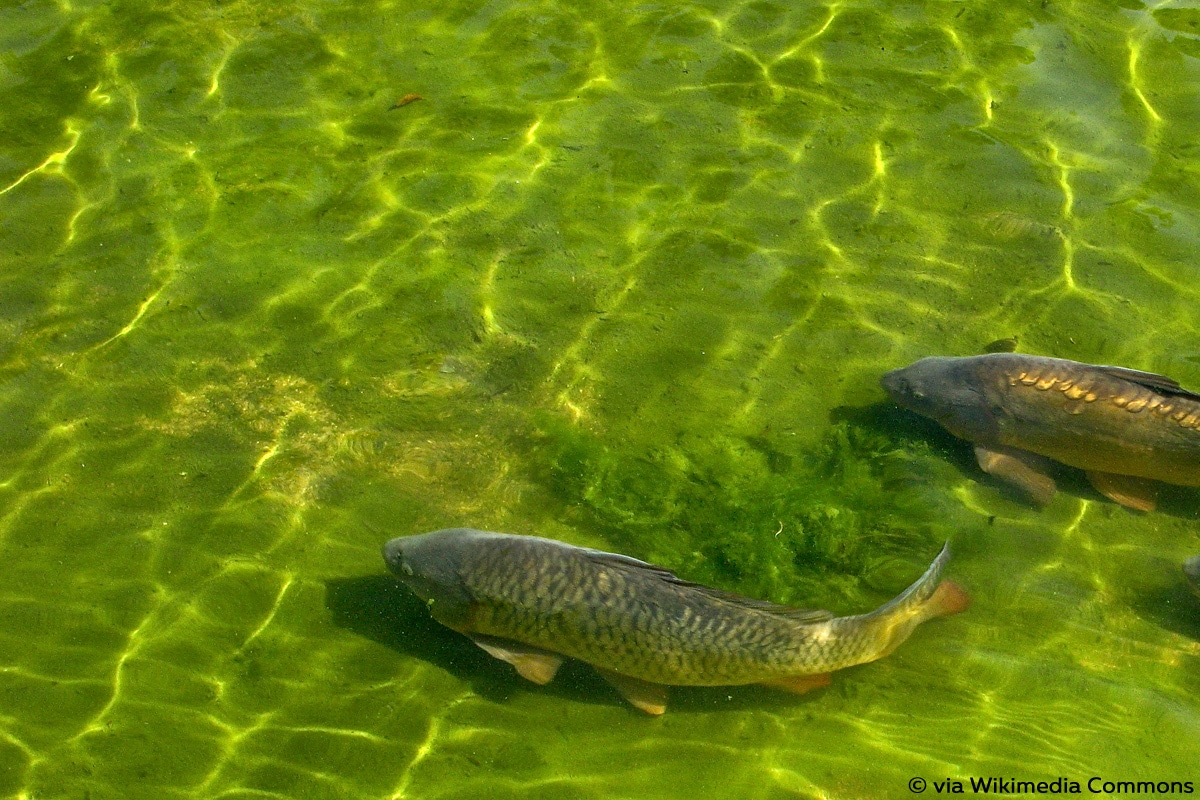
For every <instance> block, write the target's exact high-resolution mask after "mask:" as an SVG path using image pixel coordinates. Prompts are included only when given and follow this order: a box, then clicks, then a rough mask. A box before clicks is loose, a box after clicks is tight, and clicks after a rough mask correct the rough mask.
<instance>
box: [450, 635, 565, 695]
mask: <svg viewBox="0 0 1200 800" xmlns="http://www.w3.org/2000/svg"><path fill="white" fill-rule="evenodd" d="M471 641H473V642H475V644H477V645H479V646H480V647H482V648H483V649H484V650H486V651H487V653H488V655H490V656H492V657H494V658H498V659H500V660H501V661H507V662H508V663H509V664H512V665H513V666H514V667H516V668H517V674H518V675H520V676H521V677H522V678H524V679H526V680H529V681H533V682H534V683H536V684H539V685H543V684H547V683H549V682H550V681H552V680H554V676H555V674H556V673H557V672H558V668H559V667H561V666H562V663H563V657H562V656H560V655H558V654H557V653H551V652H550V651H549V650H541V649H539V648H537V647H531V646H530V645H527V644H521V643H520V642H514V641H510V640H508V639H500V638H497V637H495V636H483V635H482V634H478V633H476V634H471Z"/></svg>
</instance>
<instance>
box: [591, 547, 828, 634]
mask: <svg viewBox="0 0 1200 800" xmlns="http://www.w3.org/2000/svg"><path fill="white" fill-rule="evenodd" d="M581 549H583V550H584V552H586V553H587V556H588V558H590V559H591V560H592V561H594V562H596V563H597V564H603V565H605V566H608V567H613V568H616V569H621V570H627V571H630V572H644V573H646V574H647V575H649V576H651V577H653V578H656V579H658V580H661V581H663V582H664V583H670V584H672V585H674V586H681V587H685V588H688V589H693V590H695V591H696V592H698V593H700V594H703V595H705V596H707V597H710V598H712V599H714V600H720V601H721V602H724V603H729V604H731V605H736V606H740V607H742V608H746V609H750V610H753V611H760V612H764V613H767V614H772V615H774V616H777V617H786V618H787V619H789V620H792V621H794V622H802V623H817V622H826V621H828V620H831V619H833V614H831V613H830V612H828V611H822V610H819V609H811V608H794V607H792V606H785V605H781V604H779V603H772V602H771V601H770V600H755V599H754V598H753V597H746V596H745V595H740V594H735V593H734V592H727V591H725V590H724V589H715V588H713V587H712V586H705V585H704V584H702V583H693V582H692V581H685V580H683V579H682V578H680V577H679V576H678V575H676V574H675V573H674V572H671V571H670V570H669V569H665V568H664V567H659V566H656V565H654V564H647V563H646V562H645V561H639V560H638V559H636V558H631V557H629V556H623V555H621V554H619V553H606V552H604V551H603V550H592V549H591V548H581Z"/></svg>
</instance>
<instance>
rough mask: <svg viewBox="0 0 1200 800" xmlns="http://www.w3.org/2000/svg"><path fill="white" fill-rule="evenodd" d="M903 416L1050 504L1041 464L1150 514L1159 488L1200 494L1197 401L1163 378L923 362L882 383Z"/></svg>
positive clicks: (1002, 361) (1063, 364) (995, 361)
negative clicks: (952, 439) (941, 432)
mask: <svg viewBox="0 0 1200 800" xmlns="http://www.w3.org/2000/svg"><path fill="white" fill-rule="evenodd" d="M881 382H882V384H883V388H884V389H885V390H886V391H887V393H888V395H890V396H891V398H892V400H894V401H895V402H896V403H898V404H900V405H901V406H903V407H904V408H907V409H909V410H911V411H915V412H917V413H918V414H923V415H925V416H927V417H932V418H933V419H935V420H937V421H938V422H939V423H941V425H942V426H943V427H945V428H946V429H947V430H948V431H950V432H951V433H953V434H954V435H955V436H958V437H959V438H962V439H966V440H967V441H969V442H972V443H974V445H975V456H976V458H977V459H978V461H979V466H980V467H981V468H982V469H983V471H984V472H987V473H990V474H992V475H995V476H996V477H998V478H1001V479H1003V480H1006V481H1009V482H1010V483H1013V484H1015V485H1016V486H1018V487H1020V488H1021V489H1023V490H1024V491H1026V492H1027V493H1028V494H1029V495H1030V496H1031V497H1032V498H1033V500H1034V501H1036V502H1038V503H1041V504H1045V503H1048V502H1050V500H1051V499H1052V498H1053V497H1054V494H1055V491H1056V490H1057V487H1056V486H1055V484H1054V480H1053V479H1052V478H1051V477H1050V476H1049V475H1047V474H1046V467H1047V466H1048V464H1047V463H1046V461H1045V458H1050V459H1053V460H1055V461H1060V462H1062V463H1064V464H1067V465H1070V466H1072V467H1078V468H1079V469H1083V470H1086V471H1087V475H1088V479H1089V480H1091V482H1092V485H1093V486H1095V487H1096V489H1097V490H1099V491H1100V492H1101V493H1102V494H1104V495H1105V496H1107V497H1109V498H1111V499H1112V500H1115V501H1116V502H1118V503H1120V504H1122V505H1125V506H1129V507H1130V508H1136V509H1139V510H1142V511H1151V510H1153V509H1154V507H1155V505H1156V502H1157V486H1156V484H1155V483H1153V482H1154V481H1162V482H1164V483H1172V484H1177V485H1180V486H1200V394H1196V393H1195V392H1190V391H1188V390H1187V389H1184V388H1182V387H1181V386H1180V385H1179V384H1178V383H1176V382H1175V381H1173V380H1171V379H1170V378H1165V377H1163V376H1162V375H1154V374H1152V373H1149V372H1139V371H1137V370H1132V369H1125V368H1123V367H1105V366H1093V365H1091V364H1080V363H1079V362H1076V361H1066V360H1063V359H1060V358H1043V357H1041V356H1030V355H1023V354H1020V353H993V354H989V355H982V356H973V357H969V358H923V359H921V360H920V361H918V362H916V363H915V364H912V365H910V366H907V367H905V368H903V369H897V370H892V371H891V372H889V373H887V374H886V375H884V376H883V379H882V381H881Z"/></svg>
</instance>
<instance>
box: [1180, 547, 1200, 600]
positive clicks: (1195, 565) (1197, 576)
mask: <svg viewBox="0 0 1200 800" xmlns="http://www.w3.org/2000/svg"><path fill="white" fill-rule="evenodd" d="M1183 574H1184V576H1185V577H1186V578H1187V581H1188V583H1189V584H1191V587H1192V591H1193V592H1195V593H1196V596H1197V597H1200V556H1195V557H1194V558H1189V559H1188V560H1187V561H1185V562H1183Z"/></svg>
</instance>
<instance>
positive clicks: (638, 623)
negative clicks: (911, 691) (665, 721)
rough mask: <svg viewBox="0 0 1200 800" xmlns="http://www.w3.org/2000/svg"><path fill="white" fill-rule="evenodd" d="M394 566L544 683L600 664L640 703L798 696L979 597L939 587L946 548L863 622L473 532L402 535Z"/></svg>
mask: <svg viewBox="0 0 1200 800" xmlns="http://www.w3.org/2000/svg"><path fill="white" fill-rule="evenodd" d="M383 557H384V560H385V561H387V565H388V567H389V568H390V569H391V571H392V572H393V573H394V574H395V575H396V576H397V577H399V578H400V580H401V581H403V582H404V583H405V584H407V585H408V586H409V588H410V589H412V591H413V592H414V593H416V594H417V595H418V596H419V597H421V598H422V599H424V600H425V601H426V602H427V603H428V604H429V610H430V612H431V613H432V614H433V617H434V619H436V620H437V621H438V622H440V623H442V624H443V625H446V626H447V627H450V628H453V629H454V630H456V631H458V632H460V633H464V634H466V635H467V636H469V637H470V638H471V639H472V640H473V641H474V642H475V643H476V644H477V645H479V646H480V647H482V648H483V649H484V650H486V651H487V652H488V653H490V654H491V655H493V656H495V657H496V658H499V659H501V660H503V661H507V662H509V663H510V664H512V665H513V666H514V667H516V669H517V672H518V673H519V674H520V675H522V676H523V677H525V678H528V679H529V680H531V681H533V682H534V683H539V684H544V683H549V682H550V681H551V680H552V679H553V678H554V675H555V673H556V672H557V671H558V668H559V666H560V665H561V664H562V662H563V659H564V657H568V658H576V659H579V660H580V661H584V662H586V663H588V664H591V665H592V666H594V667H595V668H596V669H597V670H598V671H599V672H600V674H601V675H602V676H604V677H605V678H606V679H607V680H608V681H609V682H610V683H611V684H612V685H613V686H615V687H616V689H617V690H618V691H619V692H620V693H621V694H622V695H623V696H624V697H625V699H626V700H628V701H629V702H630V703H632V704H633V705H634V706H636V707H637V708H639V709H641V710H642V711H645V712H646V713H648V714H661V713H663V711H665V710H666V704H667V689H666V687H667V686H668V685H677V686H725V685H740V684H750V683H762V684H766V685H768V686H775V687H778V688H781V689H786V690H788V691H793V692H798V693H799V692H805V691H808V690H809V689H815V688H818V687H821V686H827V685H829V673H830V672H832V671H833V670H837V669H842V668H844V667H850V666H853V665H855V664H863V663H866V662H868V661H874V660H875V659H877V658H881V657H883V656H885V655H887V654H888V653H890V652H892V650H894V649H895V648H896V647H897V646H898V645H899V644H900V643H901V642H903V641H904V640H905V639H907V638H908V635H909V634H910V633H912V631H913V629H914V628H915V627H916V626H917V625H919V624H920V623H922V622H924V621H925V620H927V619H930V618H932V617H939V616H943V615H945V614H953V613H955V612H957V611H961V610H963V609H964V608H966V607H967V605H968V602H969V600H968V598H967V595H966V594H965V593H964V592H963V590H962V589H960V588H959V587H958V586H957V585H955V584H954V583H952V582H950V581H944V582H940V583H939V578H940V576H941V573H942V569H943V568H944V567H945V565H946V562H947V560H948V559H949V552H948V550H947V549H946V548H944V547H943V548H942V552H941V554H940V555H938V557H937V558H936V559H935V560H934V562H933V564H932V565H931V566H930V567H929V569H928V570H926V572H925V574H924V575H922V576H921V577H920V578H919V579H918V580H917V582H916V583H914V584H913V585H912V586H910V587H909V588H908V589H907V590H906V591H905V592H904V593H903V594H901V595H900V596H899V597H897V598H896V599H894V600H892V601H891V602H890V603H887V604H886V605H884V606H881V607H880V608H879V609H877V610H875V611H873V612H871V613H869V614H862V615H859V616H854V617H834V616H833V615H832V614H830V613H829V612H828V611H806V610H803V609H797V608H790V607H787V606H781V605H775V604H774V603H769V602H764V601H761V600H752V599H750V598H748V597H741V596H739V595H735V594H731V593H729V592H723V591H721V590H719V589H712V588H709V587H707V586H701V585H699V584H695V583H689V582H687V581H684V580H680V579H679V578H677V577H675V575H674V574H672V573H670V572H668V571H667V570H665V569H662V568H661V567H656V566H653V565H651V564H647V563H645V562H642V561H638V560H636V559H633V558H629V557H628V556H623V555H617V554H615V553H605V552H601V551H599V550H590V549H587V548H583V547H574V546H572V545H569V544H565V543H563V542H557V541H553V540H550V539H540V538H536V537H532V536H512V535H509V534H503V533H488V532H485V531H477V530H471V529H469V528H453V529H449V530H441V531H434V532H433V533H426V534H422V535H420V536H409V537H402V538H398V539H392V540H391V541H390V542H388V543H387V544H386V545H385V546H384V548H383Z"/></svg>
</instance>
